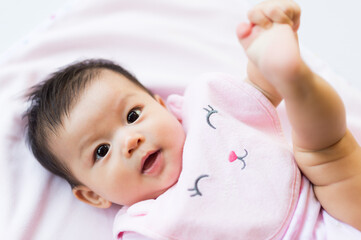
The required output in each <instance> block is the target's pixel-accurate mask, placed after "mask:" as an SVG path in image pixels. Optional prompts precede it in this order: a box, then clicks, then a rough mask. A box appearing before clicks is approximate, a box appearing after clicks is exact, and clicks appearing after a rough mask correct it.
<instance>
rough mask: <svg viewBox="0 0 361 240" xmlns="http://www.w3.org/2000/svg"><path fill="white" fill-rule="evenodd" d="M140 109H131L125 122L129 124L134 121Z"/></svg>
mask: <svg viewBox="0 0 361 240" xmlns="http://www.w3.org/2000/svg"><path fill="white" fill-rule="evenodd" d="M141 113H142V111H141V110H140V109H139V108H134V109H132V110H131V111H130V112H129V113H128V116H127V122H128V123H129V124H131V123H134V122H135V121H137V119H138V118H139V116H140V114H141Z"/></svg>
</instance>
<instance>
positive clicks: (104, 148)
mask: <svg viewBox="0 0 361 240" xmlns="http://www.w3.org/2000/svg"><path fill="white" fill-rule="evenodd" d="M109 148H110V145H109V144H102V145H99V146H98V147H97V148H96V149H95V152H94V160H95V161H98V160H100V159H102V158H103V157H105V156H106V155H107V153H108V152H109Z"/></svg>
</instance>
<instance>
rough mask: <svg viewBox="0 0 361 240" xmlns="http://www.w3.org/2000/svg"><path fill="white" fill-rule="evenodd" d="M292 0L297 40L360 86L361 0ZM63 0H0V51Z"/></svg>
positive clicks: (252, 0)
mask: <svg viewBox="0 0 361 240" xmlns="http://www.w3.org/2000/svg"><path fill="white" fill-rule="evenodd" d="M99 1H101V0H99ZM119 1H120V0H119ZM180 1H181V0H180ZM195 1H196V0H195ZM220 1H221V0H220ZM249 2H251V3H257V2H260V0H249ZM296 2H297V3H298V4H299V5H300V6H301V9H302V16H301V27H300V30H299V39H300V41H301V43H302V44H303V45H305V46H306V47H307V48H308V49H309V50H311V51H312V52H313V53H315V54H316V55H317V56H319V57H320V58H321V59H323V60H325V61H326V62H327V63H328V64H329V65H330V66H331V67H332V68H333V69H334V70H335V71H336V72H337V73H338V74H340V75H341V76H343V77H344V78H345V79H346V80H348V81H350V82H352V84H353V85H355V86H357V87H358V88H359V89H361V77H360V73H359V70H360V69H361V61H360V58H361V26H360V25H361V17H359V16H360V12H361V1H357V0H342V1H340V0H296ZM65 3H66V1H64V0H0V55H1V54H2V53H4V52H5V51H6V50H7V49H9V48H10V46H11V45H12V44H14V43H15V42H17V41H19V40H20V39H21V38H23V37H24V36H26V35H27V34H28V33H30V32H31V30H32V29H34V28H35V27H37V26H38V25H39V24H41V23H42V22H44V21H45V20H46V19H47V18H49V17H51V15H52V14H53V13H54V12H56V10H57V9H58V8H59V7H61V6H63V5H64V4H65Z"/></svg>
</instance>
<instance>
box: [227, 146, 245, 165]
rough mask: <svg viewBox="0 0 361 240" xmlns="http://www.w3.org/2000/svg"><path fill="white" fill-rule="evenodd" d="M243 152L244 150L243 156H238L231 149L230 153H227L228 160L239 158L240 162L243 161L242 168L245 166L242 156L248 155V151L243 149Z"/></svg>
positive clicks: (232, 160)
mask: <svg viewBox="0 0 361 240" xmlns="http://www.w3.org/2000/svg"><path fill="white" fill-rule="evenodd" d="M244 152H245V154H244V156H242V157H239V156H237V155H236V153H235V152H234V151H231V153H230V154H229V157H228V160H229V161H230V162H234V161H235V160H237V159H238V160H241V162H242V163H243V167H242V170H243V169H244V168H245V167H246V161H244V158H245V157H247V156H248V152H247V150H246V149H244Z"/></svg>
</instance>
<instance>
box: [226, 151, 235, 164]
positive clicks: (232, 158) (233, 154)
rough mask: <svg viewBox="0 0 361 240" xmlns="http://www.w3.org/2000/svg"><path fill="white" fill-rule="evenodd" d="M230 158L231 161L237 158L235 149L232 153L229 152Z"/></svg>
mask: <svg viewBox="0 0 361 240" xmlns="http://www.w3.org/2000/svg"><path fill="white" fill-rule="evenodd" d="M228 160H229V161H230V162H234V161H235V160H237V155H236V153H235V152H234V151H231V153H230V154H229V157H228Z"/></svg>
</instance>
